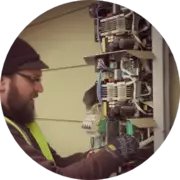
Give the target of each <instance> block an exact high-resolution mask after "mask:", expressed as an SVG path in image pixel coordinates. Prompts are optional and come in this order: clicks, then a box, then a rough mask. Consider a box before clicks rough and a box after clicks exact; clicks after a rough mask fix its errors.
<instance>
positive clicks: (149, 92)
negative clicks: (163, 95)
mask: <svg viewBox="0 0 180 180" xmlns="http://www.w3.org/2000/svg"><path fill="white" fill-rule="evenodd" d="M145 85H146V88H147V90H148V93H146V94H141V95H140V97H144V96H149V95H151V91H152V90H151V87H150V86H148V84H147V83H145Z"/></svg>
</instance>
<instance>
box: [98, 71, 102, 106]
mask: <svg viewBox="0 0 180 180" xmlns="http://www.w3.org/2000/svg"><path fill="white" fill-rule="evenodd" d="M101 80H102V71H100V72H99V78H98V83H97V98H98V101H99V103H100V104H102V99H101Z"/></svg>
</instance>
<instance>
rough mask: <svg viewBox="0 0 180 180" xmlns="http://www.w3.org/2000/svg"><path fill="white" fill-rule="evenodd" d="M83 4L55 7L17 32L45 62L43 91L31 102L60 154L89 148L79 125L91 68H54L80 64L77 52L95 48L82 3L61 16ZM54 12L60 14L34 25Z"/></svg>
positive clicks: (90, 22) (96, 50) (92, 76)
mask: <svg viewBox="0 0 180 180" xmlns="http://www.w3.org/2000/svg"><path fill="white" fill-rule="evenodd" d="M88 4H90V2H88V1H87V2H86V1H84V2H81V3H78V2H77V3H70V4H68V5H65V6H60V7H56V8H55V9H54V10H52V11H49V12H47V13H46V14H45V15H44V17H43V16H41V17H40V18H39V19H37V20H35V21H34V22H32V23H31V26H29V27H28V28H27V29H25V30H24V31H23V32H22V33H21V37H22V38H23V39H25V40H27V41H28V42H29V43H30V44H31V45H32V46H33V47H34V48H35V49H36V50H37V51H38V53H39V54H40V55H41V57H42V59H43V60H44V61H45V62H46V63H47V64H48V65H49V66H50V69H51V70H50V71H48V72H44V73H43V75H44V76H43V77H44V78H43V85H44V93H43V94H41V95H40V97H39V98H38V100H37V102H36V106H37V116H38V118H40V120H39V119H38V120H39V121H38V122H39V124H40V126H41V128H42V130H43V132H44V133H45V135H46V137H47V139H48V141H49V142H50V144H51V145H52V146H53V147H54V148H55V150H57V152H58V153H60V154H61V155H64V156H66V155H69V154H71V153H74V152H77V151H85V150H87V149H88V148H89V136H88V135H87V134H86V133H85V132H84V130H82V129H81V121H82V120H83V118H84V116H85V107H84V104H83V103H82V98H83V95H84V92H85V90H86V89H88V88H89V87H90V86H91V85H92V84H93V83H94V82H95V80H96V74H95V73H94V67H93V66H85V67H76V68H70V69H63V70H62V69H57V68H61V67H69V66H79V65H85V61H84V59H83V56H87V55H90V54H93V53H99V52H100V51H99V47H98V44H97V43H95V42H94V34H93V33H94V26H93V20H92V19H91V18H90V16H89V14H88V8H83V9H80V10H78V11H76V12H72V13H68V14H66V15H63V14H64V13H67V12H70V11H73V10H75V9H79V8H81V7H85V6H87V5H88ZM61 15H62V16H61ZM54 16H60V17H58V18H55V19H53V20H50V21H47V22H44V23H40V24H37V23H39V22H41V21H42V20H44V19H49V18H52V17H54ZM32 25H33V26H32ZM54 68H56V70H53V69H54Z"/></svg>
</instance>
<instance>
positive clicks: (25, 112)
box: [3, 82, 35, 124]
mask: <svg viewBox="0 0 180 180" xmlns="http://www.w3.org/2000/svg"><path fill="white" fill-rule="evenodd" d="M7 105H8V108H5V107H3V111H4V114H5V116H7V117H9V118H12V120H13V121H15V122H17V123H19V124H25V123H29V122H32V121H34V117H35V110H34V101H33V100H31V101H27V100H26V101H25V100H24V99H22V97H21V96H20V94H19V92H18V89H17V88H16V86H15V85H14V84H13V82H12V83H11V85H10V90H9V93H8V98H7Z"/></svg>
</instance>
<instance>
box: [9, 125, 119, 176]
mask: <svg viewBox="0 0 180 180" xmlns="http://www.w3.org/2000/svg"><path fill="white" fill-rule="evenodd" d="M8 127H9V129H10V132H11V133H12V135H13V137H14V139H15V140H16V142H17V143H18V144H19V146H20V147H21V148H22V149H23V150H24V151H25V153H26V154H27V155H29V156H30V157H31V158H32V159H33V160H34V161H36V162H37V163H39V164H40V165H42V166H43V167H45V168H46V169H48V170H50V171H52V172H54V173H57V174H60V175H63V176H66V177H71V178H76V179H104V178H108V177H109V176H110V175H111V174H112V173H114V172H116V171H117V169H118V166H119V161H117V159H116V158H114V157H113V156H112V155H111V154H110V153H108V152H107V151H105V150H104V149H102V150H101V151H99V152H98V153H96V154H94V155H93V156H92V157H91V158H87V153H88V152H85V153H76V154H74V155H71V156H69V157H61V156H59V155H58V154H57V153H56V152H55V150H53V148H52V147H50V149H51V152H52V155H53V157H54V160H55V162H56V165H55V164H54V163H53V162H51V161H48V160H46V158H45V157H44V156H43V154H42V152H41V150H40V148H39V146H38V144H37V142H36V140H35V139H34V138H33V136H32V134H31V133H30V131H29V130H28V128H27V127H25V126H22V125H21V128H23V130H24V131H25V132H26V133H27V134H28V136H29V138H30V140H31V142H32V144H33V147H32V146H30V145H28V144H27V143H26V141H25V140H24V138H23V137H22V135H21V134H20V133H19V132H18V131H17V130H16V129H15V128H14V127H13V126H11V125H9V124H8Z"/></svg>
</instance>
